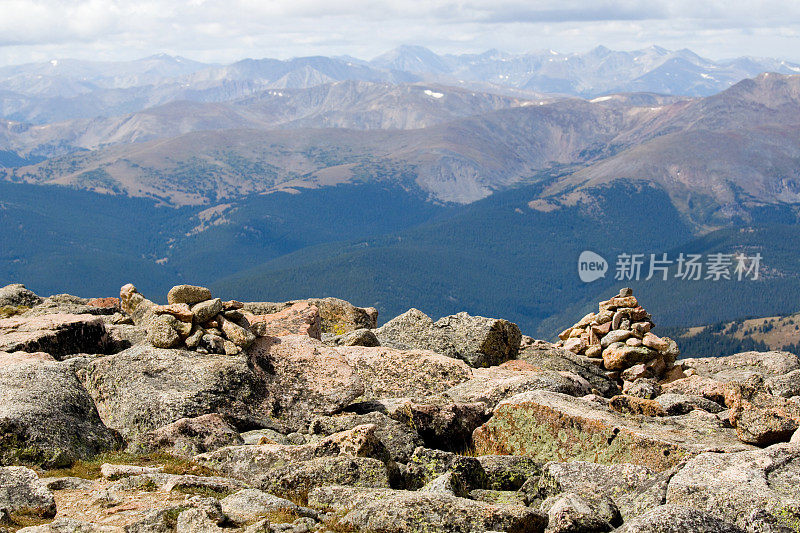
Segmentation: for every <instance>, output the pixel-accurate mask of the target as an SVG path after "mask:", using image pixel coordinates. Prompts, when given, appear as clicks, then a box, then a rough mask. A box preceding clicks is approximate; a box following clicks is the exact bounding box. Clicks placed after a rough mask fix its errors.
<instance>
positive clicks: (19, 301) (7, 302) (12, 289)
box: [0, 283, 42, 307]
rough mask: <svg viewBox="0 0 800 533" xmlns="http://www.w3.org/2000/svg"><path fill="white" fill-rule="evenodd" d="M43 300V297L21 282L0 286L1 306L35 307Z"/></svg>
mask: <svg viewBox="0 0 800 533" xmlns="http://www.w3.org/2000/svg"><path fill="white" fill-rule="evenodd" d="M41 302H42V298H40V297H39V296H37V295H36V293H34V292H33V291H29V290H28V289H26V288H25V285H22V284H21V283H12V284H11V285H6V286H5V287H0V307H6V306H8V307H33V306H35V305H38V304H40V303H41Z"/></svg>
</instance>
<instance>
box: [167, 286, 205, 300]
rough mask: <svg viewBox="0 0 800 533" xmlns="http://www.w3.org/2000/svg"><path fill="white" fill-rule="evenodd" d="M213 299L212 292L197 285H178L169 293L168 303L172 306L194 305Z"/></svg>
mask: <svg viewBox="0 0 800 533" xmlns="http://www.w3.org/2000/svg"><path fill="white" fill-rule="evenodd" d="M210 299H211V291H210V290H208V289H207V288H205V287H198V286H196V285H176V286H175V287H172V288H171V289H170V290H169V292H168V293H167V302H168V303H171V304H189V305H193V304H196V303H199V302H203V301H205V300H210Z"/></svg>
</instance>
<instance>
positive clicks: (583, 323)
mask: <svg viewBox="0 0 800 533" xmlns="http://www.w3.org/2000/svg"><path fill="white" fill-rule="evenodd" d="M651 318H652V317H651V316H650V314H649V313H648V312H647V311H645V310H644V308H642V306H640V305H639V302H638V301H637V300H636V297H635V296H633V291H632V290H631V289H629V288H625V289H622V290H620V291H619V294H618V295H617V296H614V297H613V298H611V299H609V300H606V301H604V302H600V308H599V311H598V312H597V313H589V314H588V315H586V316H585V317H583V318H582V319H581V320H580V321H579V322H578V323H577V324H575V325H574V326H572V327H571V328H567V329H566V330H564V331H563V332H561V333H560V334H559V336H558V337H559V339H560V340H559V341H558V345H559V346H561V347H563V348H564V349H566V350H569V351H570V352H573V353H575V354H578V355H583V356H586V357H587V358H588V359H589V361H591V362H592V363H594V364H595V365H597V366H599V367H601V368H603V369H605V370H606V374H607V375H608V376H609V377H610V378H612V379H616V380H618V381H621V382H624V383H625V384H626V385H627V384H630V383H632V382H635V381H637V380H640V379H648V380H656V381H657V380H660V379H662V378H663V377H664V376H665V375H666V374H667V373H668V372H670V371H671V370H672V369H673V367H674V366H675V359H676V358H677V357H678V355H679V353H680V352H679V350H678V345H677V344H676V343H675V341H673V340H672V339H669V338H667V337H664V338H661V337H659V336H657V335H655V334H653V333H652V332H651V330H652V329H653V327H655V324H653V321H652V320H651Z"/></svg>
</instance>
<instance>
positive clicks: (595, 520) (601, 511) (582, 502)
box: [540, 492, 622, 533]
mask: <svg viewBox="0 0 800 533" xmlns="http://www.w3.org/2000/svg"><path fill="white" fill-rule="evenodd" d="M540 508H541V510H542V511H545V512H547V517H548V520H547V529H546V530H545V531H547V533H599V532H602V531H611V530H613V529H614V528H615V527H616V526H618V525H620V524H621V523H622V518H621V517H620V514H619V510H618V509H617V506H616V505H615V504H614V502H613V501H612V500H611V499H610V498H608V497H607V496H602V495H590V494H575V493H572V492H563V493H561V494H559V495H557V496H553V497H551V498H548V499H547V500H546V501H544V502H542V505H541V507H540Z"/></svg>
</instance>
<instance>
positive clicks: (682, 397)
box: [656, 393, 723, 416]
mask: <svg viewBox="0 0 800 533" xmlns="http://www.w3.org/2000/svg"><path fill="white" fill-rule="evenodd" d="M656 401H657V402H658V403H659V404H660V405H661V407H662V408H663V409H664V412H666V413H667V414H668V415H673V416H674V415H685V414H687V413H690V412H692V411H694V410H695V409H702V410H703V411H708V412H709V413H719V412H721V411H722V410H723V408H722V406H721V405H720V404H718V403H716V402H712V401H711V400H709V399H706V398H703V397H702V396H695V395H692V394H674V393H668V394H662V395H660V396H658V397H656Z"/></svg>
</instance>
